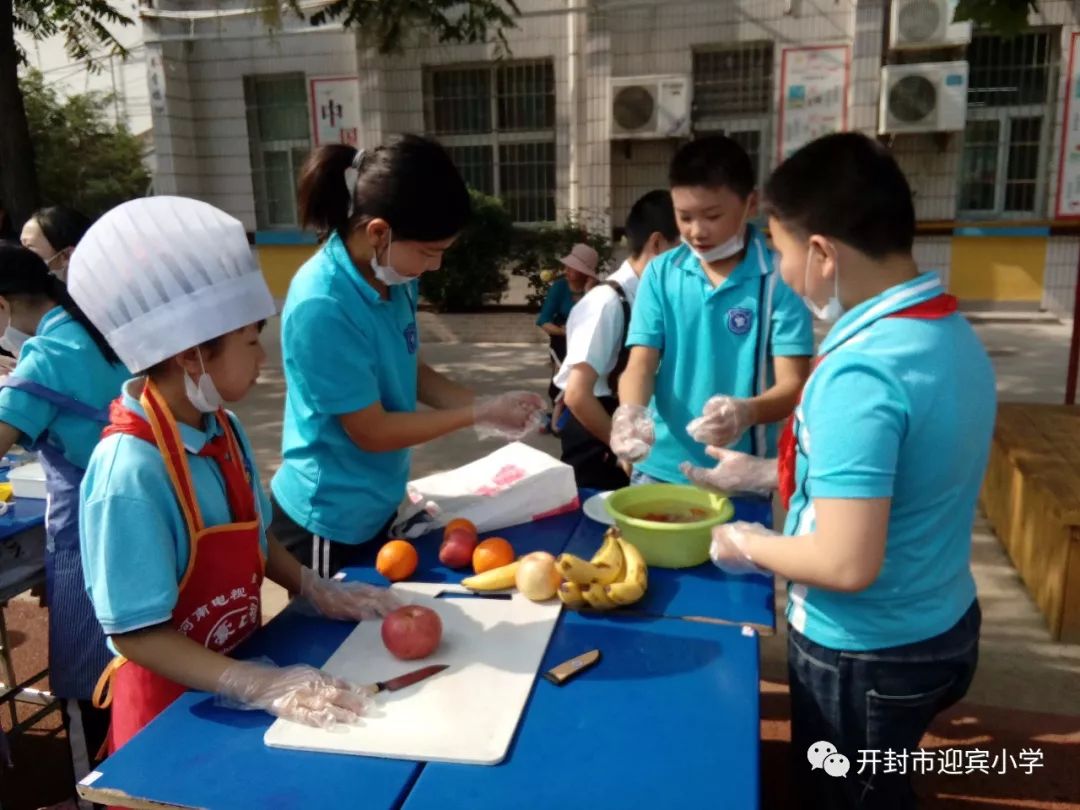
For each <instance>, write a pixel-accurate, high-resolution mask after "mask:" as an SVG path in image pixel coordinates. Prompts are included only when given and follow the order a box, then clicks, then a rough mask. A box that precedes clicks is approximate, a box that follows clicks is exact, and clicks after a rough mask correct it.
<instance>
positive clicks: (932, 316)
mask: <svg viewBox="0 0 1080 810" xmlns="http://www.w3.org/2000/svg"><path fill="white" fill-rule="evenodd" d="M956 307H957V301H956V298H955V297H954V296H952V295H948V294H947V293H942V294H941V295H938V296H935V297H934V298H930V299H929V300H926V301H923V302H922V303H919V304H913V305H912V306H910V307H907V308H905V309H901V310H898V311H896V312H894V313H892V314H891V315H886V316H885V317H886V318H917V319H919V320H939V319H941V318H947V317H949V316H950V315H952V314H953V313H954V312H956ZM827 356H828V355H821V356H820V357H818V358H816V359H815V360H814V369H816V368H817V367H818V366H819V365H820V364H821V361H822V360H824V359H825V358H826V357H827ZM811 373H812V372H811ZM799 402H800V403H801V402H802V394H801V393H800V394H799ZM795 449H796V447H795V414H794V413H793V414H792V415H791V416H789V417H788V420H787V422H785V423H784V429H783V430H782V431H781V432H780V440H779V442H778V444H777V458H776V473H777V478H778V489H779V492H780V502H781V503H782V504H783V505H784V509H787V508H788V505H789V504H790V503H791V496H792V495H794V494H795V455H796V453H795Z"/></svg>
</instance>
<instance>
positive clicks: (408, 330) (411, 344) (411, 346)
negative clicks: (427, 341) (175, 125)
mask: <svg viewBox="0 0 1080 810" xmlns="http://www.w3.org/2000/svg"><path fill="white" fill-rule="evenodd" d="M419 345H420V334H419V333H418V332H417V330H416V324H415V323H410V324H409V325H408V326H406V327H405V346H406V348H408V350H409V354H416V349H417V347H418V346H419Z"/></svg>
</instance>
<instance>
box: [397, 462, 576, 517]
mask: <svg viewBox="0 0 1080 810" xmlns="http://www.w3.org/2000/svg"><path fill="white" fill-rule="evenodd" d="M578 506H579V502H578V491H577V484H576V483H575V481H574V470H573V468H572V467H570V465H568V464H563V463H562V462H561V461H559V460H558V459H555V458H552V457H551V456H549V455H548V454H547V453H544V452H543V451H541V450H537V449H535V448H533V447H529V446H528V445H527V444H521V443H520V442H515V443H513V444H508V445H506V446H505V447H503V448H500V449H499V450H496V451H495V452H494V453H492V454H491V455H489V456H485V457H484V458H482V459H480V460H479V461H474V462H473V463H472V464H467V465H465V466H464V467H459V468H458V469H456V470H450V471H448V472H441V473H437V474H435V475H431V476H428V477H427V478H421V479H419V480H417V481H412V482H411V483H410V484H409V486H408V491H407V495H406V499H405V503H403V504H402V506H401V507H400V508H399V509H398V515H397V520H396V521H395V522H394V527H393V529H392V530H391V531H392V534H393V536H395V537H408V538H415V537H419V536H421V535H423V534H426V533H427V532H429V531H432V530H433V529H437V528H439V527H441V526H445V525H446V524H447V523H449V522H450V521H451V520H453V519H454V518H467V519H468V520H471V521H472V522H473V523H475V524H476V528H477V529H478V530H479V531H481V532H490V531H495V530H497V529H503V528H506V527H507V526H516V525H518V524H520V523H530V522H532V521H534V520H540V519H542V518H545V517H552V516H553V515H560V514H563V513H565V512H572V511H573V510H575V509H577V508H578Z"/></svg>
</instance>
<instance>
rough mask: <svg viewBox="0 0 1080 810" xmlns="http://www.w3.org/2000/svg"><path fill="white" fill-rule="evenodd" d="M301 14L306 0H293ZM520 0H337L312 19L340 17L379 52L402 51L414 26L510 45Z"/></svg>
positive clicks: (445, 37) (440, 36)
mask: <svg viewBox="0 0 1080 810" xmlns="http://www.w3.org/2000/svg"><path fill="white" fill-rule="evenodd" d="M287 2H288V6H289V9H290V10H291V11H292V12H293V13H294V14H296V15H298V16H299V17H301V18H304V16H305V15H304V11H303V8H302V3H301V0H287ZM520 14H521V9H520V8H518V5H517V2H516V0H332V2H330V3H328V4H327V5H326V6H323V7H322V8H321V9H319V10H318V11H317V12H315V13H314V14H312V15H311V16H310V17H309V18H307V19H308V21H309V22H310V23H311V24H312V25H325V24H326V23H330V22H340V23H341V24H342V25H343V26H344V27H345V28H349V29H356V31H357V33H358V35H359V36H360V39H361V40H362V41H364V42H365V43H367V44H368V45H371V46H373V47H375V48H376V49H377V50H378V51H379V53H384V54H388V53H400V52H401V51H402V50H403V49H404V47H405V45H406V44H407V42H406V40H407V38H408V36H409V34H410V33H411V32H423V33H426V34H428V35H430V36H432V37H434V39H435V40H437V41H438V42H442V43H476V42H494V43H495V45H496V50H497V51H499V52H501V53H504V52H507V51H508V50H509V46H508V43H507V41H506V31H507V30H509V29H512V28H516V27H517V17H518V16H519V15H520Z"/></svg>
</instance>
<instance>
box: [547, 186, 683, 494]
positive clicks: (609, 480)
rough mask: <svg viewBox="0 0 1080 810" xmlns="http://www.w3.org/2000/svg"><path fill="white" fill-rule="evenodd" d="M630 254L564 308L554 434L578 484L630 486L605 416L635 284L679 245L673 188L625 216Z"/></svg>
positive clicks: (622, 359)
mask: <svg viewBox="0 0 1080 810" xmlns="http://www.w3.org/2000/svg"><path fill="white" fill-rule="evenodd" d="M625 232H626V241H627V243H628V246H629V248H630V258H629V259H627V260H626V261H625V262H623V264H622V266H621V267H619V269H618V270H616V271H615V272H614V273H612V274H611V276H609V277H608V279H607V281H605V282H603V283H601V284H598V285H597V286H596V287H594V288H593V289H592V291H590V292H589V293H588V294H587V295H586V296H585V297H584V298H583V299H581V302H580V303H578V304H577V306H575V307H574V308H573V310H571V312H570V318H569V320H568V321H567V322H566V358H565V359H564V360H563V364H562V367H561V368H560V369H559V371H558V373H557V374H556V375H555V381H554V382H555V386H556V387H557V388H558V389H559V390H560V391H562V392H563V394H562V397H563V402H564V404H565V406H566V408H567V410H568V414H567V417H566V420H565V425H564V426H563V427H562V429H561V432H560V435H559V438H560V439H561V441H562V460H563V461H564V462H565V463H567V464H569V465H570V466H571V467H573V468H574V475H575V477H576V479H577V484H578V486H579V487H588V488H594V489H618V488H620V487H625V486H627V485H628V484H629V479H628V478H627V475H626V472H624V471H623V469H622V468H621V467H620V466H619V462H618V459H617V458H616V457H615V454H614V453H612V452H611V449H610V448H609V447H608V443H609V441H610V439H611V414H612V413H614V412H615V408H616V407H617V406H618V400H617V398H616V393H617V392H618V390H619V388H618V379H619V375H620V374H621V373H622V371H623V369H624V368H626V360H627V357H628V356H629V355H628V351H627V349H626V331H627V328H628V327H629V325H630V308H631V306H632V305H633V302H634V296H635V294H636V293H637V288H638V282H639V281H640V280H641V276H642V274H643V273H644V272H645V268H646V267H647V265H648V264H649V262H650V261H652V260H653V259H654V258H655V257H657V256H659V255H660V254H661V253H663V252H664V251H666V250H670V249H671V248H673V247H674V246H675V245H677V244H678V243H679V227H678V225H677V224H676V222H675V211H674V208H673V207H672V204H671V193H670V192H668V191H666V190H657V191H650V192H649V193H648V194H646V195H644V196H643V197H641V198H640V199H639V200H638V201H637V202H636V203H634V205H633V207H632V208H631V209H630V214H629V216H627V218H626V229H625Z"/></svg>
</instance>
